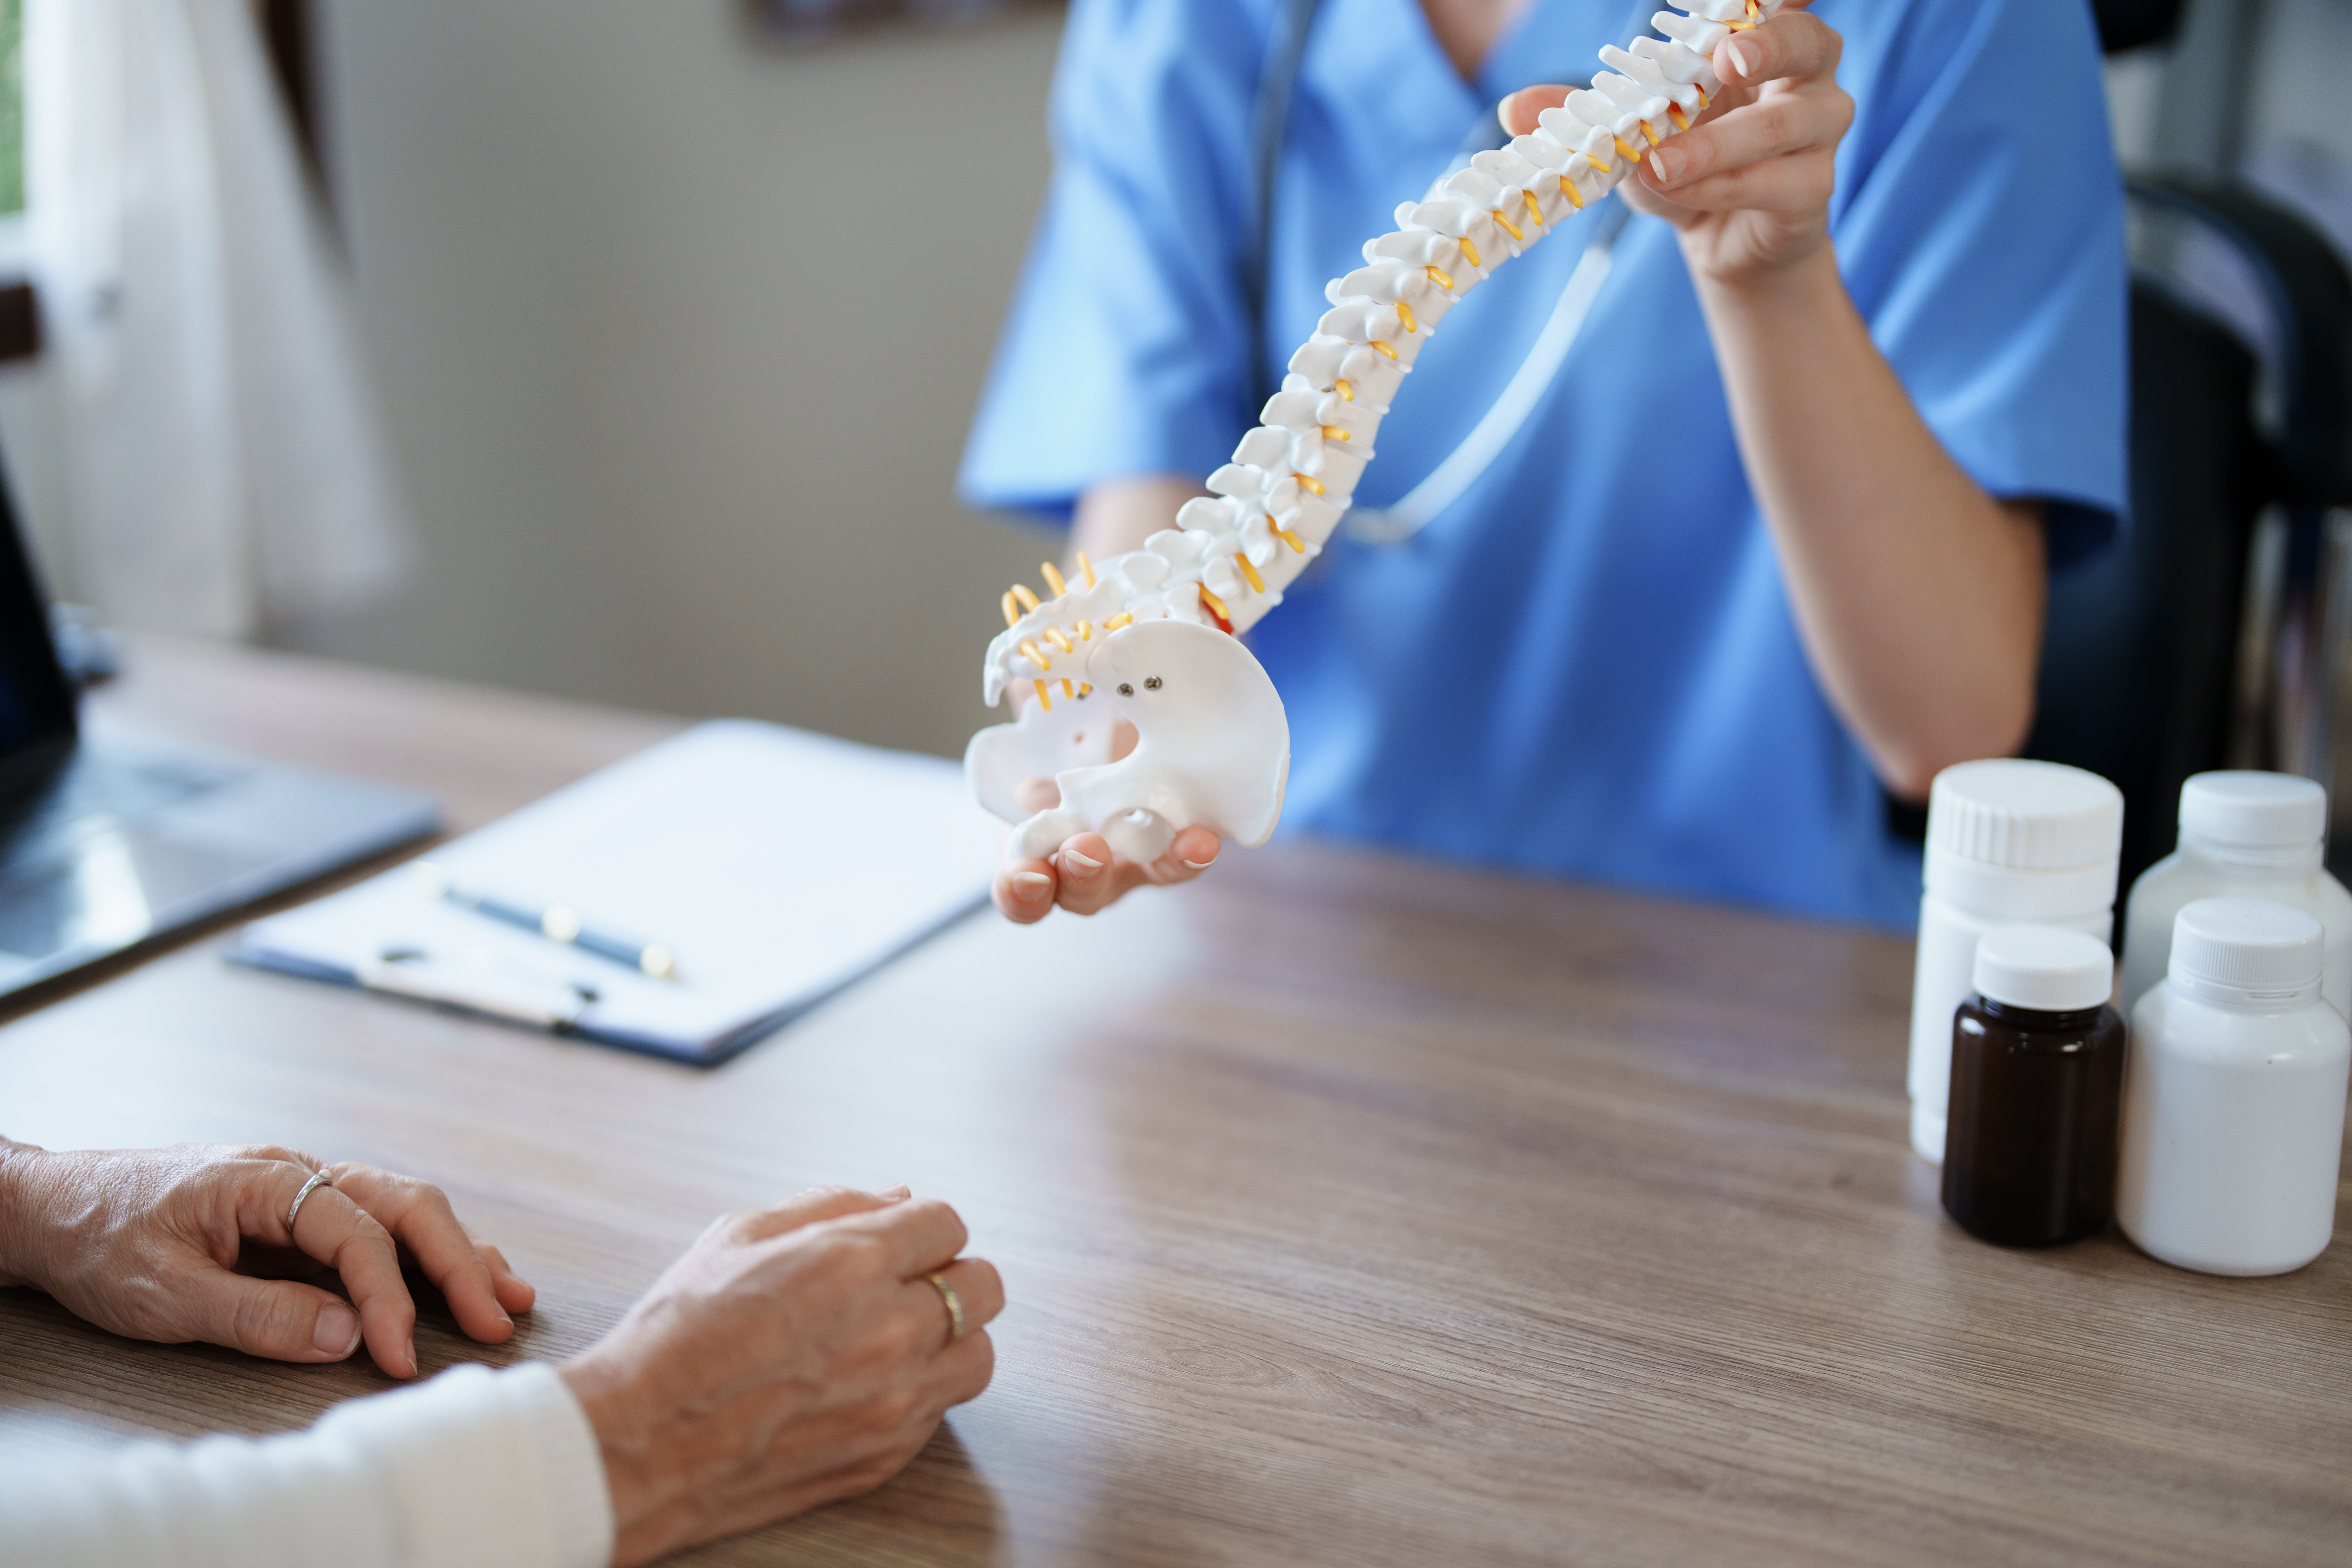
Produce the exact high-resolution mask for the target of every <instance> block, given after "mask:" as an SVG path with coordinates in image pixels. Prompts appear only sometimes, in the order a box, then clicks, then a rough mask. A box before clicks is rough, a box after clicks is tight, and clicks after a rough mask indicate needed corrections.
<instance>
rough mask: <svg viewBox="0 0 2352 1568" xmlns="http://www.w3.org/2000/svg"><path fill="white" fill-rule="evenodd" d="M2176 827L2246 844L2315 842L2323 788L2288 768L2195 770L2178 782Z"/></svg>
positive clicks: (2321, 821) (2323, 830)
mask: <svg viewBox="0 0 2352 1568" xmlns="http://www.w3.org/2000/svg"><path fill="white" fill-rule="evenodd" d="M2180 827H2181V831H2182V832H2184V833H2194V834H2195V835H2197V836H2198V837H2200V838H2210V839H2211V840H2212V841H2213V842H2214V843H2216V844H2227V845H2231V846H2232V847H2245V848H2249V849H2269V848H2280V849H2284V848H2286V847H2291V846H2294V845H2299V844H2316V843H2318V842H2319V841H2320V839H2322V838H2324V837H2326V835H2327V792H2326V790H2324V789H2322V788H2320V787H2319V785H2318V784H2315V783H2313V782H2312V781H2311V780H2309V779H2305V778H2297V777H2295V776H2294V774H2293V773H2247V772H2235V771H2233V772H2230V773H2197V774H2195V775H2193V776H2192V777H2191V778H2190V779H2189V782H2188V783H2187V784H2182V785H2181V786H2180Z"/></svg>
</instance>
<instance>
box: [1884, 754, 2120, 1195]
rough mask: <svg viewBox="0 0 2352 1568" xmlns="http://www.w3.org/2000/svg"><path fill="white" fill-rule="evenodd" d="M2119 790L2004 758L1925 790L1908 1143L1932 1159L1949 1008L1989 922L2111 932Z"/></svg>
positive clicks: (1963, 987)
mask: <svg viewBox="0 0 2352 1568" xmlns="http://www.w3.org/2000/svg"><path fill="white" fill-rule="evenodd" d="M2123 835H2124V797H2123V792H2122V791H2121V790H2118V789H2117V788H2116V786H2115V785H2113V784H2109V783H2108V782H2107V781H2106V780H2105V779H2103V778H2101V777H2100V776H2099V775H2098V774H2096V773H2084V771H2083V770H2082V769H2080V768H2069V767H2063V766H2061V765H2060V764H2059V763H2029V762H2022V761H2020V760H2018V759H2016V758H2013V757H1995V758H1990V759H1987V760H1986V761H1983V762H1976V763H1958V764H1957V765H1955V766H1952V767H1948V768H1946V769H1945V770H1944V771H1943V772H1942V773H1937V775H1936V782H1935V784H1934V785H1933V786H1932V787H1931V788H1930V790H1929V791H1928V795H1927V870H1926V885H1927V890H1926V892H1925V893H1924V895H1923V896H1922V897H1921V898H1920V900H1919V956H1918V963H1917V967H1916V969H1915V970H1914V971H1913V973H1912V979H1911V1070H1910V1075H1909V1081H1910V1089H1911V1146H1912V1147H1913V1148H1914V1149H1916V1150H1917V1151H1918V1152H1919V1153H1920V1155H1921V1157H1922V1158H1924V1159H1927V1160H1929V1161H1932V1162H1934V1163H1937V1164H1939V1165H1940V1164H1942V1163H1943V1161H1944V1131H1945V1120H1946V1101H1947V1100H1948V1099H1949V1098H1950V1095H1951V1089H1952V1015H1953V1014H1954V1013H1956V1012H1958V1010H1959V1006H1960V1004H1961V1002H1963V1001H1964V1000H1966V999H1967V997H1968V994H1969V985H1970V983H1971V979H1972V976H1973V975H1974V974H1975V972H1976V962H1977V940H1978V939H1979V937H1981V936H1983V935H1984V934H1985V932H1987V931H1991V930H1993V929H1994V928H1995V927H1997V926H2006V925H2054V926H2064V927H2066V928H2067V929H2068V930H2070V931H2081V932H2083V933H2084V935H2086V936H2095V937H2096V938H2098V939H2099V940H2100V941H2101V942H2108V941H2110V940H2112V939H2113V937H2114V935H2115V923H2116V854H2117V852H2118V851H2119V850H2120V849H2121V848H2122V847H2123Z"/></svg>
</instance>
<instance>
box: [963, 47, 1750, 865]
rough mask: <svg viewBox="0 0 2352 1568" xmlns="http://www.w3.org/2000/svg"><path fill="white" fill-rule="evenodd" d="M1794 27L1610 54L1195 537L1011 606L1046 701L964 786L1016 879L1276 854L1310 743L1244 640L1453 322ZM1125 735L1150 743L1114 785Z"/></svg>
mask: <svg viewBox="0 0 2352 1568" xmlns="http://www.w3.org/2000/svg"><path fill="white" fill-rule="evenodd" d="M1779 5H1780V0H1686V3H1685V6H1684V9H1683V10H1682V11H1661V12H1659V13H1658V14H1657V16H1655V17H1654V18H1653V21H1654V25H1655V26H1656V27H1657V29H1658V31H1659V32H1660V33H1662V34H1664V35H1665V36H1664V37H1644V38H1640V39H1636V40H1635V41H1634V43H1633V47H1632V48H1631V49H1620V48H1616V47H1610V48H1604V49H1602V50H1601V63H1602V64H1604V65H1607V66H1609V67H1611V69H1609V70H1604V71H1602V72H1601V73H1600V74H1599V75H1598V76H1596V77H1594V79H1593V82H1592V86H1591V87H1590V88H1587V89H1582V90H1580V91H1578V92H1573V93H1570V95H1569V99H1568V101H1567V103H1566V104H1565V105H1563V106H1562V107H1560V108H1559V109H1552V110H1545V111H1544V113H1543V115H1542V116H1541V118H1540V121H1539V129H1538V130H1536V131H1534V132H1530V133H1528V135H1525V136H1520V137H1517V138H1514V139H1513V141H1512V142H1510V144H1509V145H1508V146H1507V147H1504V148H1501V149H1499V150H1496V151H1494V152H1487V153H1479V154H1478V155H1477V156H1476V157H1475V158H1473V159H1472V160H1471V163H1470V166H1469V167H1468V168H1465V169H1461V170H1457V171H1455V172H1454V173H1453V174H1448V175H1446V176H1445V177H1444V179H1442V180H1440V181H1439V182H1438V183H1437V184H1436V186H1435V188H1434V189H1433V190H1432V191H1431V192H1430V194H1429V199H1428V200H1426V201H1423V202H1407V203H1405V204H1404V205H1402V206H1400V207H1399V208H1397V212H1396V219H1397V227H1396V229H1395V231H1394V232H1392V233H1390V234H1384V235H1382V236H1381V237H1379V238H1378V239H1375V240H1372V241H1370V243H1369V244H1367V245H1366V246H1365V247H1364V265H1363V266H1362V267H1360V268H1357V269H1356V270H1355V271H1353V272H1350V273H1349V274H1348V275H1347V276H1346V277H1344V278H1340V279H1334V280H1333V281H1332V282H1331V283H1330V284H1329V285H1328V286H1327V287H1326V288H1325V289H1324V294H1325V297H1326V298H1327V299H1328V300H1330V302H1331V309H1330V310H1328V311H1327V312H1326V313H1325V314H1324V316H1323V319H1322V320H1321V321H1318V323H1317V324H1316V331H1315V335H1314V336H1313V337H1311V338H1309V339H1307V342H1306V344H1305V345H1304V346H1303V347H1301V348H1300V349H1299V351H1298V352H1297V353H1295V354H1293V355H1292V356H1291V358H1290V374H1288V375H1287V376H1286V377H1285V378H1284V379H1283V383H1282V389H1281V390H1280V391H1279V392H1277V393H1276V394H1275V395H1274V396H1273V397H1272V398H1271V399H1269V400H1268V401H1267V403H1266V405H1265V414H1264V423H1262V424H1260V425H1259V426H1257V427H1256V428H1255V429H1254V430H1252V431H1251V432H1250V433H1249V434H1248V435H1246V436H1244V437H1242V440H1241V445H1240V446H1238V447H1235V448H1234V460H1233V461H1232V462H1230V463H1228V464H1226V465H1225V466H1224V467H1223V468H1219V469H1218V470H1217V471H1216V472H1215V473H1213V474H1211V475H1210V476H1209V487H1208V488H1209V489H1210V491H1211V492H1212V493H1211V494H1210V495H1207V496H1202V497H1200V498H1198V499H1196V500H1190V501H1187V502H1186V503H1185V504H1184V507H1183V510H1181V511H1179V512H1178V513H1177V514H1176V527H1174V528H1172V529H1168V530H1165V531H1161V532H1159V533H1155V534H1153V535H1152V536H1151V537H1150V538H1149V539H1147V540H1145V541H1144V542H1143V548H1142V549H1140V550H1132V551H1129V552H1127V553H1126V554H1123V555H1119V556H1116V557H1114V558H1112V559H1110V560H1108V561H1105V562H1103V563H1100V564H1099V565H1097V564H1095V563H1090V562H1087V559H1086V558H1085V557H1084V556H1080V557H1079V569H1080V580H1079V581H1076V582H1065V581H1064V580H1063V578H1062V576H1061V574H1059V573H1058V572H1056V571H1055V569H1054V568H1053V567H1052V566H1051V565H1048V566H1046V567H1045V568H1044V572H1045V583H1046V586H1047V587H1048V588H1050V589H1051V590H1052V591H1053V596H1052V597H1050V598H1045V599H1040V598H1039V597H1038V596H1037V595H1035V594H1034V593H1033V592H1032V591H1031V590H1029V589H1028V588H1027V587H1025V586H1022V585H1019V584H1015V585H1014V586H1013V588H1012V590H1011V591H1009V592H1008V593H1006V594H1005V595H1004V598H1003V610H1004V622H1005V627H1004V630H1003V632H1002V633H1000V634H999V635H998V636H997V637H996V640H995V641H993V642H992V643H991V644H989V647H988V661H987V666H986V668H985V670H984V671H983V675H982V679H983V689H984V691H985V693H986V696H987V700H988V701H989V702H990V703H991V704H992V705H993V704H994V703H996V702H997V701H999V700H1002V699H1003V697H1004V696H1005V694H1006V692H1007V691H1008V690H1009V689H1013V687H1014V686H1015V685H1016V683H1026V684H1027V685H1028V686H1029V687H1030V689H1031V690H1032V691H1033V692H1034V696H1035V698H1036V700H1035V701H1034V702H1033V703H1031V704H1030V705H1029V706H1028V709H1027V710H1026V711H1024V712H1023V713H1022V714H1021V715H1020V717H1019V718H1018V719H1017V720H1016V721H1014V722H1013V723H1010V724H999V725H995V726H993V727H992V728H989V729H986V730H982V731H981V732H980V733H979V734H977V735H974V736H973V737H972V739H971V748H970V749H969V750H968V751H967V752H965V753H964V772H965V775H966V777H967V778H968V779H969V780H970V781H971V787H972V793H973V795H975V796H976V797H978V799H979V801H980V803H981V804H982V805H984V806H986V807H987V808H988V809H989V810H991V811H993V812H994V813H996V814H997V815H998V816H1002V817H1003V818H1004V820H1005V821H1007V822H1010V823H1013V825H1014V831H1013V835H1012V837H1011V841H1010V843H1009V844H1008V846H1007V849H1006V853H1007V856H1008V858H1013V859H1030V858H1043V857H1045V856H1047V855H1051V854H1052V853H1053V852H1054V851H1055V850H1056V849H1058V848H1060V847H1061V845H1062V841H1063V840H1064V839H1066V838H1067V837H1069V836H1070V835H1072V834H1074V833H1078V832H1082V831H1088V830H1091V831H1093V832H1097V833H1100V834H1101V835H1102V836H1103V837H1105V838H1106V839H1107V840H1108V842H1109V844H1110V847H1111V848H1112V850H1113V851H1115V852H1116V853H1118V854H1119V855H1121V856H1124V857H1126V858H1129V859H1137V860H1152V859H1156V858H1159V857H1160V854H1161V853H1163V852H1164V851H1165V850H1166V849H1167V847H1168V845H1169V843H1170V841H1171V839H1173V838H1174V837H1175V836H1176V834H1177V833H1178V832H1179V831H1181V829H1183V828H1186V827H1190V826H1204V827H1208V828H1211V829H1213V830H1214V831H1215V832H1217V833H1219V834H1221V835H1223V836H1225V837H1232V838H1234V839H1238V840H1239V841H1240V842H1242V843H1243V844H1245V845H1249V846H1252V847H1255V846H1257V845H1260V844H1263V843H1265V840H1266V839H1267V838H1268V837H1271V836H1272V834H1273V832H1274V826H1275V823H1276V820H1277V819H1278V818H1279V817H1280V816H1281V815H1282V792H1283V785H1284V783H1285V781H1286V779H1287V778H1288V776H1289V772H1290V725H1289V721H1288V720H1287V719H1286V717H1285V715H1284V713H1283V710H1282V699H1281V697H1280V696H1279V695H1277V694H1276V691H1275V689H1274V682H1273V681H1272V680H1271V679H1268V678H1267V676H1266V673H1265V669H1264V668H1263V667H1261V666H1260V665H1259V664H1258V662H1257V660H1256V658H1254V657H1253V656H1252V655H1251V654H1250V651H1249V650H1248V649H1247V648H1246V647H1243V646H1242V644H1241V641H1240V639H1239V637H1238V634H1239V633H1242V632H1244V631H1247V630H1248V629H1249V628H1250V627H1251V626H1254V625H1255V624H1256V622H1257V619H1258V617H1259V616H1263V615H1265V613H1266V612H1267V611H1268V610H1270V609H1272V608H1274V606H1275V605H1278V604H1280V603H1282V590H1283V588H1284V586H1285V585H1286V584H1289V583H1290V582H1292V581H1293V580H1294V579H1296V578H1297V575H1298V574H1299V573H1300V572H1302V571H1304V570H1305V569H1306V566H1307V563H1308V562H1309V561H1311V560H1313V559H1314V558H1315V557H1316V556H1317V555H1318V554H1319V553H1321V552H1322V549H1323V545H1324V542H1325V541H1327V540H1328V539H1329V538H1330V537H1331V532H1332V531H1333V530H1334V529H1336V528H1337V527H1338V526H1339V519H1340V515H1341V514H1342V513H1343V512H1345V511H1346V510H1347V509H1348V503H1349V499H1350V498H1351V497H1352V496H1353V495H1354V493H1355V489H1356V481H1357V480H1358V479H1360V478H1361V477H1362V475H1363V471H1364V466H1365V465H1366V464H1367V463H1370V461H1371V460H1372V437H1373V436H1374V435H1375V434H1376V433H1377V432H1378V431H1379V429H1380V424H1381V416H1382V415H1384V414H1386V413H1387V412H1388V410H1389V405H1390V403H1391V400H1392V399H1393V398H1394V397H1395V395H1396V392H1397V388H1398V387H1399V386H1400V385H1401V384H1402V383H1403V381H1404V378H1405V376H1406V375H1407V374H1410V373H1411V371H1412V363H1413V361H1414V360H1415V359H1417V358H1418V357H1420V354H1421V351H1422V348H1423V345H1424V344H1426V343H1427V342H1428V341H1429V339H1430V338H1431V337H1432V336H1433V335H1434V333H1435V331H1436V328H1437V324H1438V323H1439V322H1440V321H1444V319H1445V313H1446V312H1447V311H1448V310H1452V309H1454V306H1455V305H1457V304H1459V303H1460V302H1461V300H1462V298H1463V296H1465V295H1466V294H1467V293H1469V292H1470V290H1471V289H1475V288H1476V287H1477V286H1478V285H1479V284H1480V283H1481V282H1482V281H1484V280H1485V279H1486V277H1487V276H1488V275H1489V274H1491V273H1492V272H1493V271H1494V270H1495V269H1496V268H1498V267H1500V266H1502V265H1503V263H1505V262H1506V261H1508V260H1510V259H1511V258H1513V257H1515V256H1517V255H1520V254H1521V253H1523V252H1525V251H1527V250H1528V249H1529V248H1530V247H1533V246H1534V245H1535V243H1536V242H1537V241H1538V240H1539V239H1541V238H1543V237H1544V236H1545V235H1547V234H1549V232H1550V231H1551V229H1552V226H1554V225H1556V224H1558V223H1559V222H1560V221H1561V220H1562V219H1564V218H1566V217H1568V216H1571V215H1572V214H1574V213H1575V212H1577V211H1578V210H1579V209H1580V208H1582V207H1584V206H1586V205H1590V204H1591V203H1593V202H1596V201H1599V200H1600V199H1601V197H1603V196H1605V195H1608V194H1609V193H1610V191H1611V190H1612V189H1614V188H1615V186H1616V185H1617V184H1618V182H1619V181H1621V180H1622V179H1624V178H1625V177H1626V176H1627V174H1630V173H1631V172H1632V170H1633V165H1634V164H1635V163H1638V162H1639V161H1640V160H1641V158H1642V157H1643V155H1644V154H1645V153H1647V151H1648V150H1649V149H1650V148H1652V147H1654V146H1656V145H1657V144H1658V143H1659V142H1663V141H1664V140H1665V139H1666V138H1667V137H1669V136H1672V135H1674V134H1675V132H1680V131H1686V130H1688V129H1689V128H1690V124H1691V121H1693V120H1695V119H1696V118H1697V116H1698V114H1699V111H1700V110H1703V109H1705V108H1706V105H1707V102H1708V100H1710V99H1712V98H1713V97H1714V95H1715V94H1716V93H1717V91H1719V90H1721V87H1722V84H1721V82H1720V81H1719V80H1718V79H1717V76H1716V74H1715V68H1714V65H1713V63H1712V59H1713V56H1714V54H1715V50H1716V47H1717V45H1719V44H1721V43H1722V42H1723V41H1724V40H1725V39H1726V38H1727V37H1730V36H1731V35H1732V34H1733V33H1735V32H1738V31H1742V30H1745V29H1747V28H1749V27H1753V26H1756V25H1757V24H1758V23H1759V22H1761V21H1763V20H1764V19H1765V18H1766V17H1769V16H1770V15H1771V14H1772V13H1773V12H1774V11H1775V10H1777V9H1778V8H1779ZM1685 12H1687V13H1688V14H1687V15H1685ZM1105 699H1108V700H1105ZM1122 718H1123V719H1126V720H1128V721H1129V722H1131V723H1133V724H1134V726H1135V729H1136V732H1137V735H1138V737H1139V739H1138V742H1137V744H1136V747H1135V749H1134V750H1133V751H1132V752H1129V754H1128V755H1127V756H1125V757H1123V758H1120V759H1119V760H1118V761H1117V762H1113V761H1112V760H1111V743H1112V737H1113V734H1114V731H1116V729H1117V721H1118V719H1122ZM1043 776H1050V777H1052V778H1053V780H1054V781H1055V784H1056V785H1058V786H1059V788H1060V791H1061V804H1060V805H1057V806H1055V807H1052V808H1049V809H1047V810H1044V811H1038V812H1034V813H1033V812H1029V811H1024V809H1022V806H1021V804H1020V802H1019V800H1018V798H1017V795H1018V789H1019V785H1020V784H1021V782H1022V781H1023V780H1024V779H1029V778H1036V777H1043Z"/></svg>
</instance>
